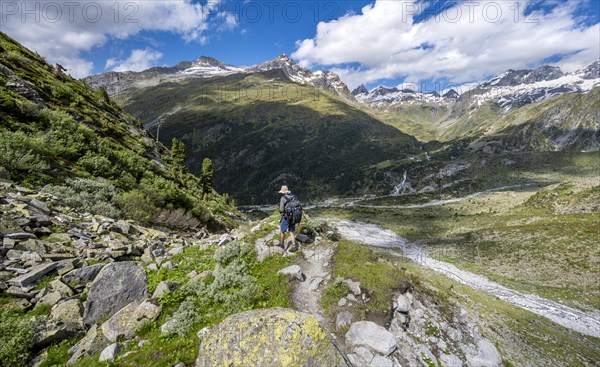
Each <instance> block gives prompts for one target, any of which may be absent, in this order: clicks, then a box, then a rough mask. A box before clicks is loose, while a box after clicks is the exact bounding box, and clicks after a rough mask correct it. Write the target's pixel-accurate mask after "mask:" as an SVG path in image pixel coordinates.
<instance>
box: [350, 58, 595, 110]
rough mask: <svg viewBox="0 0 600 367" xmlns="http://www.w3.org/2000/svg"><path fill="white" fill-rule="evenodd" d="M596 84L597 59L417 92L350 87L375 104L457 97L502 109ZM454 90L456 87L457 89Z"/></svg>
mask: <svg viewBox="0 0 600 367" xmlns="http://www.w3.org/2000/svg"><path fill="white" fill-rule="evenodd" d="M597 86H600V60H597V61H595V62H594V63H592V64H590V65H589V66H587V67H585V68H583V69H581V70H577V71H575V72H572V73H567V74H565V73H563V72H562V71H561V70H560V68H558V67H554V66H549V65H544V66H541V67H539V68H536V69H532V70H508V71H506V72H504V73H502V74H500V75H498V76H496V77H494V78H492V79H490V80H489V81H487V82H484V83H482V84H475V85H469V86H468V87H467V88H465V86H462V87H457V88H456V89H449V90H444V91H442V95H441V96H440V94H439V93H437V92H435V91H434V92H419V91H414V90H411V89H399V88H389V87H384V86H379V87H377V88H375V89H373V90H372V91H370V92H369V91H368V90H367V89H366V88H365V87H364V86H362V85H361V86H360V87H359V88H357V89H355V90H354V91H353V94H354V95H355V96H356V99H357V100H358V101H359V102H361V103H364V104H369V105H370V106H372V107H375V108H387V107H389V106H391V105H396V104H414V103H445V104H448V103H452V102H454V101H457V100H460V101H462V102H467V103H468V104H470V105H473V106H474V107H478V106H481V105H482V104H483V103H485V102H488V101H495V102H496V103H498V104H499V105H500V106H501V107H502V108H504V109H505V110H506V111H508V110H510V109H513V108H518V107H521V106H524V105H526V104H529V103H534V102H538V101H541V100H544V99H547V98H550V97H553V96H557V95H560V94H564V93H585V92H588V91H590V90H592V89H593V88H595V87H597ZM457 90H458V91H457Z"/></svg>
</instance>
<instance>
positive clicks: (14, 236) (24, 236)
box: [4, 232, 37, 240]
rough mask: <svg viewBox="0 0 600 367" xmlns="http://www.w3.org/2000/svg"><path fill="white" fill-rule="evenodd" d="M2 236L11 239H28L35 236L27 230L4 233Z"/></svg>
mask: <svg viewBox="0 0 600 367" xmlns="http://www.w3.org/2000/svg"><path fill="white" fill-rule="evenodd" d="M4 237H5V238H9V239H11V240H28V239H30V238H34V239H35V238H37V237H36V236H35V235H34V234H32V233H27V232H16V233H9V234H6V235H4Z"/></svg>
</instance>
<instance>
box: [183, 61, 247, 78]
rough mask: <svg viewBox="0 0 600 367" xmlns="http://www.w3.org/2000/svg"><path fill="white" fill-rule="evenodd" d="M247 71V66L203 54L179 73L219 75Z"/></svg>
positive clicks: (204, 75)
mask: <svg viewBox="0 0 600 367" xmlns="http://www.w3.org/2000/svg"><path fill="white" fill-rule="evenodd" d="M245 71H246V69H245V68H239V67H235V66H233V65H228V64H225V63H223V62H221V61H219V60H216V59H213V58H212V57H207V56H201V57H199V58H198V59H196V60H195V61H193V62H192V63H191V65H190V66H189V67H188V68H186V69H184V70H182V71H180V72H179V75H181V76H192V75H193V76H200V77H211V76H217V75H228V74H236V73H243V72H245Z"/></svg>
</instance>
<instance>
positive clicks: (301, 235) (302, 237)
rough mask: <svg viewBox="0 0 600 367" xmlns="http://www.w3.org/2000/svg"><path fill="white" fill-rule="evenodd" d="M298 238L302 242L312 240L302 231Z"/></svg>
mask: <svg viewBox="0 0 600 367" xmlns="http://www.w3.org/2000/svg"><path fill="white" fill-rule="evenodd" d="M296 239H297V240H298V241H300V242H302V243H307V242H308V241H309V240H310V238H309V237H308V236H307V235H305V234H302V233H299V234H297V235H296Z"/></svg>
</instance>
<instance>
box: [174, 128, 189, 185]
mask: <svg viewBox="0 0 600 367" xmlns="http://www.w3.org/2000/svg"><path fill="white" fill-rule="evenodd" d="M171 159H172V165H171V169H172V173H173V177H174V178H175V179H176V180H179V181H180V182H181V181H182V180H183V178H184V176H185V173H186V170H185V145H184V144H183V143H182V142H180V141H179V140H177V139H176V138H173V145H172V146H171Z"/></svg>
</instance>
